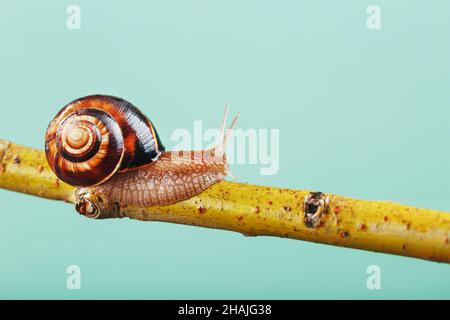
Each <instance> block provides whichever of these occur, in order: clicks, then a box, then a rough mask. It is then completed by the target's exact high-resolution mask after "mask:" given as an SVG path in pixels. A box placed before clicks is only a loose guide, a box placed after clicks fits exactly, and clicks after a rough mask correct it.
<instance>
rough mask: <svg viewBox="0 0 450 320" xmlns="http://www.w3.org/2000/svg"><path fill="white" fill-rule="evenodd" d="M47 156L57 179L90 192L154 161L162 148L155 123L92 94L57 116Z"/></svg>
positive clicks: (125, 106)
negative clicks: (116, 175)
mask: <svg viewBox="0 0 450 320" xmlns="http://www.w3.org/2000/svg"><path fill="white" fill-rule="evenodd" d="M45 152H46V156H47V160H48V163H49V165H50V167H51V169H52V170H53V172H54V173H55V174H56V175H57V176H58V178H59V179H61V180H62V181H64V182H66V183H68V184H70V185H73V186H80V187H86V186H95V185H99V184H102V183H103V182H105V181H106V180H108V179H109V178H110V177H111V176H113V175H114V174H115V173H116V172H117V171H119V172H125V171H127V170H131V169H134V168H138V167H141V166H144V165H147V164H149V163H152V162H154V161H156V160H157V159H158V158H159V157H160V155H161V154H162V152H164V146H163V144H162V143H161V140H160V138H159V136H158V133H157V132H156V129H155V128H154V126H153V124H152V122H151V121H150V120H149V119H148V118H147V117H146V116H145V115H144V114H142V112H141V111H140V110H139V109H138V108H136V107H135V106H134V105H132V104H131V103H130V102H128V101H126V100H124V99H121V98H118V97H113V96H106V95H92V96H87V97H83V98H79V99H76V100H74V101H72V102H70V103H69V104H67V105H66V106H65V107H63V108H62V110H61V111H60V112H59V113H58V114H57V115H56V116H55V118H54V119H53V120H52V121H51V123H50V125H49V126H48V128H47V132H46V135H45Z"/></svg>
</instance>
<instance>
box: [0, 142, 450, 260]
mask: <svg viewBox="0 0 450 320" xmlns="http://www.w3.org/2000/svg"><path fill="white" fill-rule="evenodd" d="M0 187H1V188H5V189H10V190H14V191H19V192H23V193H28V194H32V195H37V196H40V197H45V198H49V199H56V200H64V201H67V202H70V203H75V202H76V201H78V204H79V203H80V201H81V202H82V201H83V195H82V194H81V195H80V191H79V192H77V196H76V197H75V196H74V192H75V189H74V188H73V187H71V186H68V185H67V184H65V183H63V182H61V181H59V180H58V179H57V178H56V177H55V176H54V174H53V173H52V171H51V170H50V168H49V167H48V165H47V162H46V159H45V155H44V152H43V151H39V150H36V149H32V148H28V147H23V146H19V145H16V144H14V143H10V142H8V141H3V140H0ZM101 203H102V204H101V209H102V211H101V215H102V216H101V217H129V218H132V219H139V220H154V221H166V222H173V223H182V224H188V225H195V226H202V227H209V228H218V229H225V230H232V231H237V232H241V233H243V234H245V235H250V236H261V235H267V236H278V237H287V238H294V239H299V240H306V241H313V242H320V243H326V244H331V245H337V246H344V247H352V248H358V249H364V250H372V251H379V252H386V253H392V254H397V255H404V256H410V257H416V258H422V259H429V260H435V261H440V262H447V263H450V244H449V241H450V213H448V212H442V211H436V210H429V209H419V208H415V207H411V206H405V205H400V204H395V203H391V202H380V201H363V200H356V199H351V198H348V197H343V196H338V195H334V194H321V193H311V192H310V191H305V190H289V189H280V188H272V187H263V186H255V185H249V184H241V183H232V182H226V181H223V182H220V183H217V184H215V185H213V186H211V187H210V188H208V189H207V190H205V191H204V192H202V193H201V194H200V195H198V196H195V197H193V198H191V199H188V200H185V201H182V202H179V203H176V204H174V205H168V206H155V207H135V206H127V207H121V206H120V205H119V204H116V203H114V204H111V203H109V202H108V199H102V201H101ZM97 217H98V216H97Z"/></svg>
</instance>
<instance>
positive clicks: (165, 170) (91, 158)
mask: <svg viewBox="0 0 450 320" xmlns="http://www.w3.org/2000/svg"><path fill="white" fill-rule="evenodd" d="M227 115H228V108H227V109H226V110H225V116H224V119H223V122H222V125H221V129H220V136H219V139H218V144H217V146H216V147H215V148H213V149H208V150H196V151H176V152H175V151H171V152H165V149H164V146H163V145H162V143H161V140H160V138H159V136H158V133H157V131H156V129H155V128H154V126H153V124H152V122H151V121H150V120H149V119H148V118H147V117H146V116H145V115H143V114H142V113H141V112H140V111H139V109H138V108H136V107H135V106H133V105H132V104H131V103H130V102H128V101H126V100H123V99H121V98H117V97H112V96H104V95H93V96H87V97H83V98H79V99H77V100H74V101H72V102H71V103H69V104H67V105H66V106H65V107H64V108H63V109H62V110H61V111H60V112H59V113H58V114H57V115H56V116H55V118H54V119H53V120H52V122H51V123H50V125H49V127H48V129H47V132H46V137H45V151H46V156H47V160H48V163H49V165H50V168H51V169H52V170H53V172H54V173H55V174H56V175H57V176H58V178H60V179H61V180H62V181H64V182H66V183H68V184H70V185H73V186H77V187H79V189H78V190H77V193H76V197H77V200H78V201H77V206H76V208H77V211H79V212H80V213H83V214H85V215H87V216H90V217H96V218H98V217H101V215H100V211H102V208H100V207H101V206H108V210H110V211H116V210H113V208H112V206H115V205H117V206H127V205H142V206H152V205H168V204H173V203H176V202H179V201H182V200H186V199H188V198H191V197H193V196H195V195H197V194H199V193H200V192H202V191H203V190H205V189H206V188H208V187H209V186H210V185H212V184H214V183H216V182H218V181H221V180H223V179H224V178H225V177H226V175H227V173H228V172H229V167H228V165H227V162H226V157H225V154H224V151H223V150H224V149H225V145H226V140H227V138H228V136H229V134H230V132H231V129H232V128H233V127H234V125H235V124H236V120H237V116H236V117H235V118H234V120H233V122H232V124H231V126H230V128H229V129H228V130H225V122H226V118H227ZM106 199H107V200H106ZM106 202H107V203H106Z"/></svg>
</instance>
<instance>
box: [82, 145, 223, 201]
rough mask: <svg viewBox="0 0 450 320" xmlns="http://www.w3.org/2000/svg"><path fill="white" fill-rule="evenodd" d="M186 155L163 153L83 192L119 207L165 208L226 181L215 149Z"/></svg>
mask: <svg viewBox="0 0 450 320" xmlns="http://www.w3.org/2000/svg"><path fill="white" fill-rule="evenodd" d="M185 153H186V154H185V155H183V156H180V155H179V153H178V152H165V153H163V154H162V155H161V157H160V158H159V159H158V161H155V162H153V163H151V164H149V165H147V166H145V167H142V168H139V169H137V170H131V171H127V172H123V173H116V174H115V175H114V176H112V177H111V178H110V179H109V180H108V181H106V182H105V183H103V184H101V185H98V186H95V187H89V188H84V191H85V192H89V193H94V194H103V195H105V197H106V198H108V199H109V200H110V201H113V202H115V203H119V204H120V205H121V206H126V205H137V206H154V205H168V204H173V203H176V202H179V201H182V200H186V199H189V198H191V197H192V196H194V195H197V194H199V193H200V192H202V191H203V190H205V189H206V188H208V187H209V186H211V185H212V184H214V183H216V182H218V181H221V180H223V179H224V178H225V177H226V175H227V172H228V166H227V164H226V162H225V161H224V160H222V159H223V158H222V159H221V158H219V157H216V156H215V154H214V153H215V150H214V149H213V150H205V151H203V150H200V151H187V152H185ZM194 159H196V160H198V161H195V160H194Z"/></svg>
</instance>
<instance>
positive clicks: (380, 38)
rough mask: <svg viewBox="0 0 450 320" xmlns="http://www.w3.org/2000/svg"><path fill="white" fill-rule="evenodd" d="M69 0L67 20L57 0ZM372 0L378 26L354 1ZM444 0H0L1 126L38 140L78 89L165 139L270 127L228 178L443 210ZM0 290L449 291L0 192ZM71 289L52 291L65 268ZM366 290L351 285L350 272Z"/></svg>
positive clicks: (334, 259)
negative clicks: (108, 101)
mask: <svg viewBox="0 0 450 320" xmlns="http://www.w3.org/2000/svg"><path fill="white" fill-rule="evenodd" d="M71 3H75V4H78V5H79V6H80V7H81V13H82V26H81V30H74V31H70V30H67V28H66V17H67V14H66V8H67V6H68V5H69V4H71ZM370 4H377V5H379V6H380V7H381V9H382V30H380V31H370V30H367V28H366V18H367V14H366V8H367V6H368V5H370ZM449 15H450V5H449V2H448V1H446V0H442V1H439V0H434V1H430V0H427V1H425V0H421V1H406V0H404V1H400V0H396V1H381V0H377V1H361V0H354V1H331V0H330V1H318V0H309V1H294V0H292V1H256V0H254V1H239V0H234V1H209V0H204V1H181V0H180V1H73V2H67V1H56V0H55V1H0V39H1V47H0V48H1V50H0V88H1V90H0V97H1V103H0V110H1V113H0V114H1V120H0V137H2V138H7V139H11V140H13V141H15V142H19V143H22V144H26V145H30V146H34V147H40V148H42V147H43V138H44V131H45V129H46V126H47V124H48V122H49V121H50V119H51V118H52V117H53V116H54V114H55V113H56V112H57V111H58V110H59V109H60V108H61V107H62V106H63V105H64V104H66V103H67V102H69V101H71V100H72V99H75V98H77V97H79V96H83V95H87V94H91V93H103V94H114V95H118V96H121V97H124V98H126V99H128V100H130V101H132V102H133V103H135V104H136V105H137V106H139V107H140V108H141V109H143V110H144V111H145V113H147V114H148V115H149V116H150V117H151V119H153V121H154V122H155V123H156V126H157V128H158V131H159V133H160V135H161V137H162V138H163V140H164V142H165V144H166V145H167V146H168V147H169V148H170V147H171V146H173V144H174V143H173V142H171V141H170V134H171V132H172V131H173V130H175V129H177V128H189V129H191V128H192V126H193V121H194V120H203V121H204V125H205V126H207V127H216V126H217V125H218V122H219V119H220V117H221V114H222V112H223V106H224V105H225V104H226V103H230V104H231V107H232V111H233V112H236V111H240V112H241V113H242V118H241V119H240V121H239V127H240V128H244V129H246V128H279V129H280V136H281V146H280V148H281V155H280V157H281V158H280V161H281V167H280V171H279V174H278V175H276V176H260V175H259V170H258V167H257V166H251V165H248V166H234V167H233V172H234V173H235V175H237V176H238V178H239V181H248V182H252V183H258V184H266V185H273V186H284V187H290V188H308V189H316V190H322V191H328V192H334V193H338V194H343V195H347V196H352V197H357V198H363V199H384V200H393V201H397V202H400V203H407V204H411V205H415V206H419V207H428V208H435V209H442V210H447V211H450V197H449V187H450V170H449V163H450V127H449V116H450V95H449V84H450V81H449V80H450V79H449V71H450V69H449V67H450V65H449V54H450V46H449V34H450V22H449V21H450V19H449ZM0 203H1V207H0V208H1V209H0V218H1V220H0V298H62V299H78V298H370V299H372V298H373V299H379V298H388V299H390V298H450V267H449V266H448V265H444V264H438V263H433V262H426V261H420V260H416V259H410V258H404V257H396V256H390V255H386V254H378V253H371V252H363V251H358V250H352V249H344V248H335V247H331V246H325V245H320V244H313V243H306V242H301V241H295V240H289V239H278V238H269V237H256V238H248V237H243V236H242V235H240V234H237V233H232V232H227V231H219V230H209V229H203V228H196V227H188V226H182V225H175V224H167V223H158V222H147V223H143V222H139V221H132V220H109V221H94V220H89V219H86V218H83V217H81V216H78V215H77V214H76V213H75V212H74V210H73V208H72V207H70V206H68V205H66V204H64V203H58V202H52V201H48V200H44V199H39V198H35V197H29V196H24V195H20V194H17V193H13V192H9V191H5V190H0ZM70 264H76V265H79V266H80V267H81V269H82V289H81V290H79V291H76V290H75V291H70V290H67V289H66V286H65V282H66V277H67V275H66V267H67V266H68V265H70ZM371 264H376V265H379V266H380V267H381V270H382V289H381V290H379V291H369V290H367V289H366V278H367V275H366V268H367V266H369V265H371Z"/></svg>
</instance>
